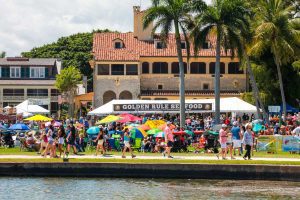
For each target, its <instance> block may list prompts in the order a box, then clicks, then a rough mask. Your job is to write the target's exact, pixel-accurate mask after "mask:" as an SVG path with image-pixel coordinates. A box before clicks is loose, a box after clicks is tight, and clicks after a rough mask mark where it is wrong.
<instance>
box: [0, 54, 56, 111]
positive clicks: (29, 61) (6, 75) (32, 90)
mask: <svg viewBox="0 0 300 200" xmlns="http://www.w3.org/2000/svg"><path fill="white" fill-rule="evenodd" d="M60 69H61V61H59V60H57V59H53V58H23V57H7V58H1V59H0V108H4V107H6V106H16V105H18V104H19V103H21V102H23V101H25V100H27V99H32V100H39V102H41V103H42V104H41V106H43V107H44V108H46V109H48V110H50V111H51V113H56V112H57V110H58V95H59V92H58V90H57V88H56V87H55V86H54V84H55V76H56V74H58V73H59V72H60Z"/></svg>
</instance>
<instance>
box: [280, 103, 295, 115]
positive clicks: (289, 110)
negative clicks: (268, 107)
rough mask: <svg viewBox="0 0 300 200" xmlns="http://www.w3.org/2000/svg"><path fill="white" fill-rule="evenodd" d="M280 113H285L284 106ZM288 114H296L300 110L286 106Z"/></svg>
mask: <svg viewBox="0 0 300 200" xmlns="http://www.w3.org/2000/svg"><path fill="white" fill-rule="evenodd" d="M280 112H283V106H282V105H281V106H280ZM286 112H289V113H296V112H299V109H297V108H294V107H293V106H291V105H289V104H286Z"/></svg>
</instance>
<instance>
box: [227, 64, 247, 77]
mask: <svg viewBox="0 0 300 200" xmlns="http://www.w3.org/2000/svg"><path fill="white" fill-rule="evenodd" d="M243 73H244V71H243V69H241V68H240V63H238V62H230V63H229V64H228V74H243Z"/></svg>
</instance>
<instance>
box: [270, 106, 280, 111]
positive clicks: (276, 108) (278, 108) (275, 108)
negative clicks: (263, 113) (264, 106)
mask: <svg viewBox="0 0 300 200" xmlns="http://www.w3.org/2000/svg"><path fill="white" fill-rule="evenodd" d="M268 110H269V112H271V113H279V112H280V106H268Z"/></svg>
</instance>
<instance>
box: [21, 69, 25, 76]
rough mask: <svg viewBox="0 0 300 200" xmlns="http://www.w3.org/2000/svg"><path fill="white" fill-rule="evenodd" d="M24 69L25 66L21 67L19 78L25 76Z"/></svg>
mask: <svg viewBox="0 0 300 200" xmlns="http://www.w3.org/2000/svg"><path fill="white" fill-rule="evenodd" d="M25 70H26V68H24V67H21V78H24V77H25Z"/></svg>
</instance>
